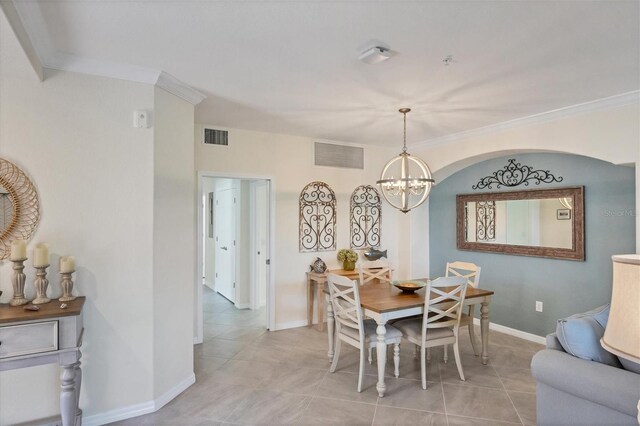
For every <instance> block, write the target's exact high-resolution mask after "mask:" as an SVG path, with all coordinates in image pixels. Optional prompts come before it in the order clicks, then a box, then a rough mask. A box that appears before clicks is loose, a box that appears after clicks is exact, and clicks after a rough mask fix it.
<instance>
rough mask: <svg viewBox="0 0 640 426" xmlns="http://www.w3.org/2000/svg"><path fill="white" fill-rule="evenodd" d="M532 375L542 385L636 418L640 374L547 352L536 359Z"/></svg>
mask: <svg viewBox="0 0 640 426" xmlns="http://www.w3.org/2000/svg"><path fill="white" fill-rule="evenodd" d="M531 373H532V374H533V377H535V379H536V380H537V381H538V382H542V383H544V384H546V385H548V386H551V387H553V388H555V389H558V390H561V391H563V392H566V393H568V394H571V395H574V396H577V397H579V398H582V399H586V400H589V401H591V402H594V403H596V404H600V405H604V406H605V407H609V408H611V409H613V410H616V411H619V412H621V413H624V414H627V415H629V416H632V417H636V415H637V414H638V412H637V408H636V405H637V404H638V400H639V399H640V374H636V373H634V372H632V371H627V370H623V369H621V368H616V367H611V366H609V365H605V364H600V363H599V362H594V361H587V360H584V359H580V358H576V357H574V356H573V355H570V354H568V353H566V352H560V351H556V350H549V349H545V350H542V351H540V352H538V353H537V354H535V356H534V357H533V360H532V361H531Z"/></svg>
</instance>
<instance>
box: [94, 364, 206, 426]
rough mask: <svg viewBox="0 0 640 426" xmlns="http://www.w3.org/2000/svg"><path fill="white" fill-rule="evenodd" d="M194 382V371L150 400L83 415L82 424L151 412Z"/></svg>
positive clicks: (97, 425) (103, 422) (113, 420)
mask: <svg viewBox="0 0 640 426" xmlns="http://www.w3.org/2000/svg"><path fill="white" fill-rule="evenodd" d="M195 382H196V375H195V373H191V374H190V375H189V376H188V377H187V378H185V379H184V380H183V381H181V382H180V383H178V384H177V385H175V386H174V387H172V388H171V389H169V390H168V391H166V392H165V393H163V394H162V395H160V396H159V397H158V398H156V399H154V400H152V401H147V402H143V403H140V404H134V405H129V406H128V407H123V408H118V409H116V410H111V411H107V412H106V413H99V414H94V415H92V416H85V417H83V418H82V424H83V425H84V426H94V425H95V426H99V425H104V424H107V423H112V422H117V421H120V420H125V419H130V418H132V417H138V416H142V415H144V414H149V413H153V412H155V411H158V410H159V409H160V408H162V407H164V406H165V405H166V404H167V403H168V402H169V401H171V400H172V399H173V398H175V397H176V396H178V395H180V394H181V393H182V392H184V391H185V390H186V389H187V388H188V387H189V386H191V385H192V384H194V383H195Z"/></svg>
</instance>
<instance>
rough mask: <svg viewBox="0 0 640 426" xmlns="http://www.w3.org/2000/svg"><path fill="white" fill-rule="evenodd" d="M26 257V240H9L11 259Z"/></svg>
mask: <svg viewBox="0 0 640 426" xmlns="http://www.w3.org/2000/svg"><path fill="white" fill-rule="evenodd" d="M26 258H27V242H26V241H25V240H13V241H12V242H11V260H22V259H26Z"/></svg>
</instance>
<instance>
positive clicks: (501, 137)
mask: <svg viewBox="0 0 640 426" xmlns="http://www.w3.org/2000/svg"><path fill="white" fill-rule="evenodd" d="M639 116H640V104H638V103H636V104H631V105H625V106H619V107H614V108H610V109H606V110H600V111H594V112H585V113H581V114H577V115H574V116H569V117H565V118H559V119H557V120H553V121H549V122H542V123H538V124H529V125H525V126H521V127H514V128H510V129H506V130H503V131H496V132H491V133H485V134H480V133H478V134H476V135H473V134H471V135H468V136H466V137H461V138H459V139H452V140H451V141H449V142H446V143H440V144H436V145H433V146H423V147H420V148H415V149H414V148H412V151H415V155H417V156H419V157H420V158H422V159H424V160H425V161H427V163H428V164H429V167H430V168H431V170H432V171H433V172H434V177H435V179H436V185H437V183H438V181H442V180H443V179H445V178H446V177H447V176H450V175H451V174H453V173H455V172H457V171H459V170H462V169H463V168H465V167H467V166H469V165H471V164H474V163H477V162H479V161H482V160H486V159H489V158H496V157H501V156H504V155H508V154H510V153H517V152H536V151H553V152H562V153H568V154H576V155H584V156H587V157H593V158H597V159H600V160H604V161H609V162H611V163H613V164H629V165H633V164H634V163H635V164H636V206H637V209H636V212H635V213H634V214H635V216H636V252H638V253H640V201H639V199H640V167H638V165H640V120H638V117H639ZM585 173H588V171H585ZM424 210H425V209H421V210H419V211H416V213H417V214H412V215H411V225H412V227H414V226H421V224H422V223H424V221H426V220H428V215H427V214H426V213H424ZM587 237H588V236H587ZM403 238H409V239H411V245H412V248H413V252H412V258H413V261H414V262H419V261H425V262H428V259H429V235H428V229H427V232H426V234H417V233H408V234H403Z"/></svg>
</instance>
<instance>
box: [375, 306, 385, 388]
mask: <svg viewBox="0 0 640 426" xmlns="http://www.w3.org/2000/svg"><path fill="white" fill-rule="evenodd" d="M386 322H387V321H386V320H383V319H381V320H378V321H377V323H378V328H376V333H377V335H378V343H377V344H376V355H377V358H378V360H377V361H378V383H377V384H376V389H377V391H378V396H379V397H380V398H382V397H383V396H384V391H385V390H386V389H387V386H386V385H385V384H384V368H385V366H386V365H387V344H386V343H385V334H387V328H386V327H385V326H384V325H385V323H386Z"/></svg>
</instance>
